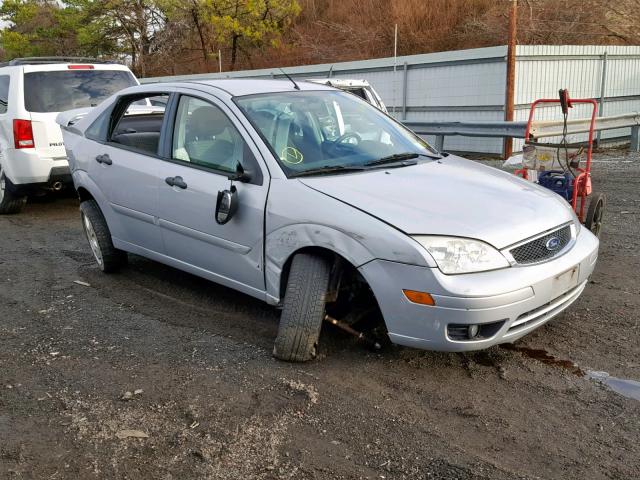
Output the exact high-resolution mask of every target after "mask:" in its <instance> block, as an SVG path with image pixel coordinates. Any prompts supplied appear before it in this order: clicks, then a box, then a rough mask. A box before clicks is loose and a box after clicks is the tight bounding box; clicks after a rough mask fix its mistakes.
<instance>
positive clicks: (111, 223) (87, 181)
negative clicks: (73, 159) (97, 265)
mask: <svg viewBox="0 0 640 480" xmlns="http://www.w3.org/2000/svg"><path fill="white" fill-rule="evenodd" d="M73 185H74V187H75V189H76V191H79V190H80V189H84V190H86V191H87V192H88V193H89V194H90V195H91V196H92V197H93V199H94V200H95V201H96V203H97V204H98V206H99V207H100V211H101V212H102V214H103V215H104V218H105V220H106V221H107V226H108V227H109V230H110V231H111V235H112V236H113V237H116V238H118V236H119V234H120V232H121V231H122V228H123V227H122V225H121V224H120V220H119V216H118V215H116V213H115V211H114V210H113V208H111V204H110V203H109V200H107V197H105V196H104V194H103V193H102V190H100V188H99V187H98V185H96V183H95V182H94V181H93V180H92V179H91V177H89V175H87V172H85V171H84V170H75V171H74V172H73Z"/></svg>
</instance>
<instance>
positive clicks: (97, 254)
mask: <svg viewBox="0 0 640 480" xmlns="http://www.w3.org/2000/svg"><path fill="white" fill-rule="evenodd" d="M80 219H81V221H82V229H83V230H84V234H85V236H86V237H87V241H88V242H89V247H90V248H91V252H92V253H93V258H95V260H96V263H97V264H98V267H100V270H102V271H103V272H104V273H111V272H115V271H117V270H119V269H120V267H122V266H123V265H125V264H126V263H127V253H126V252H124V251H122V250H118V249H117V248H116V247H114V246H113V241H112V240H111V232H110V231H109V227H108V226H107V221H106V220H105V219H104V215H102V212H101V211H100V207H99V206H98V204H97V203H96V201H95V200H85V201H84V202H82V203H81V204H80Z"/></svg>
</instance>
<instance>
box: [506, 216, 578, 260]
mask: <svg viewBox="0 0 640 480" xmlns="http://www.w3.org/2000/svg"><path fill="white" fill-rule="evenodd" d="M553 238H557V239H558V240H557V245H556V247H555V248H553V249H550V248H548V245H549V241H551V240H552V239H553ZM570 241H571V226H570V225H567V226H565V227H562V228H560V229H558V230H555V231H553V232H551V233H547V234H546V235H543V236H542V237H538V238H536V239H535V240H531V241H530V242H527V243H525V244H523V245H520V246H519V247H516V248H513V249H511V250H509V252H510V253H511V255H512V256H513V259H514V260H515V261H516V262H517V263H519V264H520V265H529V264H532V263H538V262H544V261H545V260H550V259H552V258H553V257H555V256H556V255H558V254H559V253H560V252H561V251H562V250H563V249H564V247H566V246H567V245H568V244H569V242H570Z"/></svg>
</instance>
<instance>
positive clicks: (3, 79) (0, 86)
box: [0, 75, 10, 114]
mask: <svg viewBox="0 0 640 480" xmlns="http://www.w3.org/2000/svg"><path fill="white" fill-rule="evenodd" d="M9 83H10V77H9V75H0V114H2V113H7V108H8V107H9Z"/></svg>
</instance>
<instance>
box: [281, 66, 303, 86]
mask: <svg viewBox="0 0 640 480" xmlns="http://www.w3.org/2000/svg"><path fill="white" fill-rule="evenodd" d="M280 71H281V72H282V73H283V74H284V76H285V77H287V78H288V79H289V81H290V82H291V83H293V88H295V89H296V90H300V87H299V86H298V84H297V83H296V82H294V81H293V78H291V77H290V76H289V74H288V73H287V72H285V71H284V70H283V69H280Z"/></svg>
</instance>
